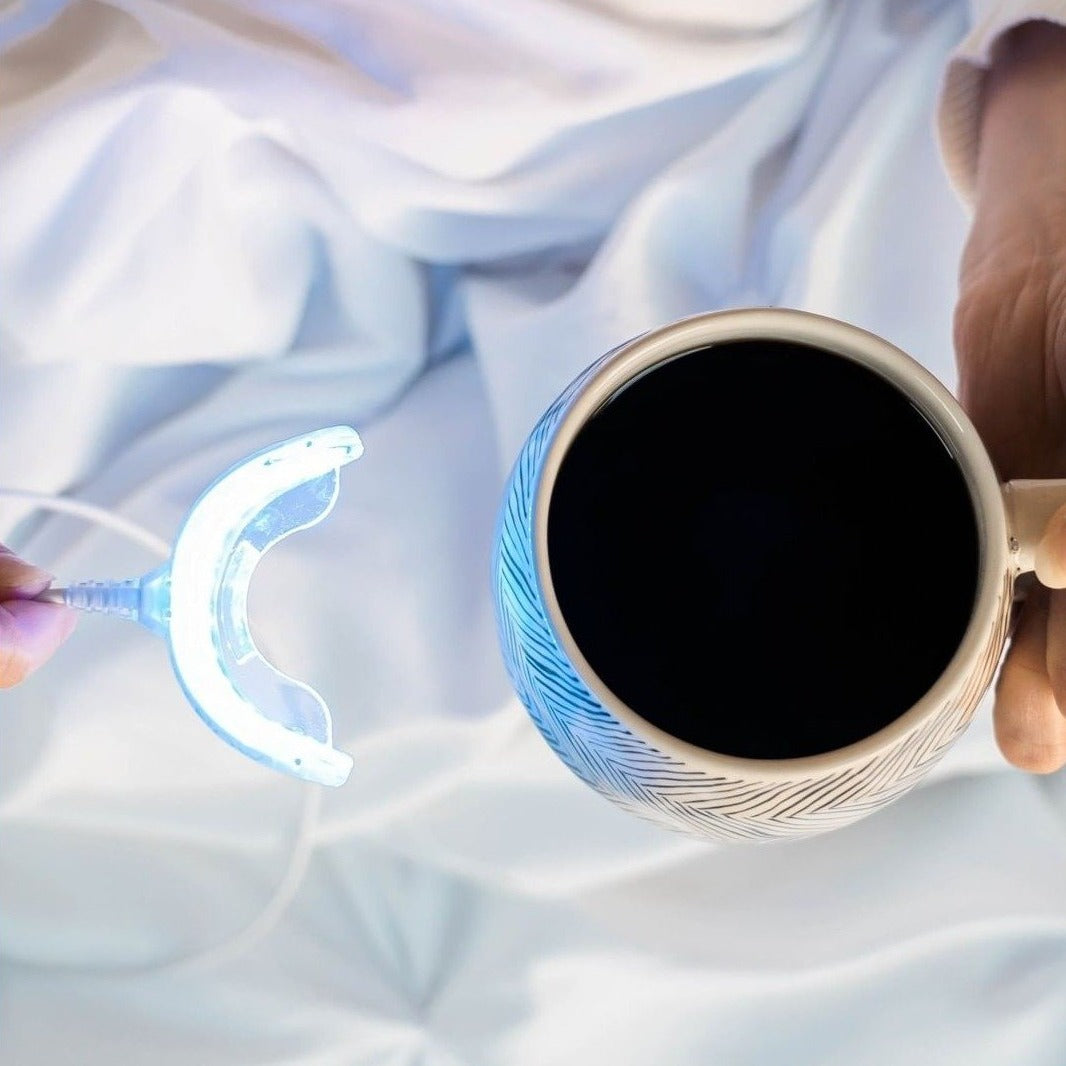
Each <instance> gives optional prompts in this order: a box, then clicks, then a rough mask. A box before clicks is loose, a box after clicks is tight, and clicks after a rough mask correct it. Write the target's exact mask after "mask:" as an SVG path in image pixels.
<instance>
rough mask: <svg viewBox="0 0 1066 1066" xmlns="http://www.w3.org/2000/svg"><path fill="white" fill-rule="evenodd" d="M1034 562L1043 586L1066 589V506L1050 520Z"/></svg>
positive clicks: (1038, 545)
mask: <svg viewBox="0 0 1066 1066" xmlns="http://www.w3.org/2000/svg"><path fill="white" fill-rule="evenodd" d="M1033 561H1034V567H1033V568H1034V570H1035V571H1036V576H1037V578H1039V580H1040V584H1041V585H1046V586H1047V587H1048V588H1049V589H1062V588H1066V504H1063V506H1062V507H1060V508H1059V509H1058V510H1057V511H1056V512H1055V513H1054V514H1053V515H1052V516H1051V517H1050V518H1049V519H1048V523H1047V526H1046V527H1045V529H1044V533H1043V536H1042V537H1041V538H1040V540H1039V542H1038V543H1037V546H1036V551H1035V552H1034V553H1033Z"/></svg>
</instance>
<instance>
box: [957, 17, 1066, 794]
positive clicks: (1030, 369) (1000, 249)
mask: <svg viewBox="0 0 1066 1066" xmlns="http://www.w3.org/2000/svg"><path fill="white" fill-rule="evenodd" d="M984 100H985V106H984V113H983V118H982V125H981V139H980V145H981V148H980V155H979V159H978V165H977V175H976V188H975V203H974V218H973V224H972V227H971V230H970V235H969V239H968V241H967V245H966V249H965V252H964V255H963V260H962V265H961V270H960V293H959V302H958V306H957V308H956V312H955V347H956V353H957V358H958V365H959V399H960V401H961V403H962V406H963V407H964V409H965V410H966V412H967V414H968V415H969V416H970V418H971V420H972V421H973V423H974V425H975V427H976V428H977V431H978V433H979V434H980V435H981V438H982V440H983V441H984V444H985V447H986V448H987V449H988V452H989V455H990V456H991V458H992V461H993V463H994V465H995V466H996V468H997V471H998V473H999V475H1000V477H1001V478H1004V479H1017V480H1013V481H1010V482H1008V484H1007V485H1005V486H1004V497H1005V503H1006V505H1007V509H1008V514H1013V516H1014V524H1013V528H1014V530H1015V536H1016V537H1017V539H1018V540H1019V541H1020V542H1021V545H1020V547H1021V550H1022V554H1023V556H1026V557H1025V558H1022V559H1021V560H1019V561H1020V562H1021V563H1022V569H1026V568H1027V567H1035V571H1036V577H1037V579H1038V580H1039V584H1038V583H1036V582H1034V583H1032V584H1030V585H1029V586H1028V591H1027V595H1025V597H1024V604H1023V605H1022V607H1021V610H1020V612H1019V614H1018V616H1017V619H1016V626H1015V629H1014V633H1013V637H1012V640H1011V644H1010V648H1009V650H1008V653H1007V656H1006V658H1005V660H1004V663H1003V667H1002V669H1001V671H1000V676H999V682H998V684H997V688H996V702H995V711H994V724H995V733H996V740H997V743H998V744H999V747H1000V749H1001V750H1002V751H1003V754H1004V755H1005V756H1006V758H1007V760H1008V761H1009V762H1011V763H1012V764H1013V765H1015V766H1017V767H1019V768H1021V769H1024V770H1029V771H1032V772H1036V773H1049V772H1052V771H1054V770H1058V769H1060V768H1061V767H1062V766H1064V765H1066V507H1063V508H1061V509H1056V507H1057V505H1058V503H1060V502H1061V499H1062V497H1061V494H1056V493H1055V492H1054V490H1053V487H1052V486H1050V485H1048V484H1047V482H1044V483H1042V485H1041V483H1040V482H1038V481H1036V480H1027V479H1038V478H1055V477H1061V476H1062V475H1064V474H1066V27H1062V26H1057V25H1054V24H1052V23H1050V22H1040V21H1034V22H1028V23H1025V24H1023V25H1022V26H1020V27H1019V28H1017V29H1015V30H1014V31H1012V32H1010V33H1008V34H1006V35H1005V36H1004V38H1003V39H1002V40H1001V42H1000V43H999V45H998V47H997V50H996V53H995V55H994V59H993V65H992V69H991V70H990V72H989V74H988V76H987V81H986V86H985V97H984ZM1022 588H1023V589H1024V588H1025V586H1024V584H1023V586H1022Z"/></svg>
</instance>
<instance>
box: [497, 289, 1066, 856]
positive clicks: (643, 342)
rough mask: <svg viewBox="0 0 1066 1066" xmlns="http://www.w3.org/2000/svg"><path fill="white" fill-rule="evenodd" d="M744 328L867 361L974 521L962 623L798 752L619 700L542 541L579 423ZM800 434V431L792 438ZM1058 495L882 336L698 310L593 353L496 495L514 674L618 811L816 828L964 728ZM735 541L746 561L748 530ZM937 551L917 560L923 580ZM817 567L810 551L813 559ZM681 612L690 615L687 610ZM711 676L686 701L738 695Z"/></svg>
mask: <svg viewBox="0 0 1066 1066" xmlns="http://www.w3.org/2000/svg"><path fill="white" fill-rule="evenodd" d="M747 341H760V342H775V343H776V342H785V343H787V344H792V345H799V346H802V347H803V348H805V349H810V350H814V351H817V352H820V353H829V354H830V355H832V356H833V357H839V358H841V359H844V360H849V361H851V362H852V363H853V364H857V365H858V366H860V367H863V368H865V369H866V370H867V371H872V372H873V373H874V374H876V375H878V377H879V378H880V379H881V380H882V381H884V382H888V383H889V384H890V385H891V386H892V387H893V388H894V389H895V390H897V391H898V392H899V393H902V394H903V395H904V396H905V397H906V398H907V400H908V401H909V403H910V404H912V405H913V407H914V408H916V409H917V411H918V412H920V413H921V415H922V416H923V417H924V419H925V421H926V422H927V423H928V424H929V426H931V427H932V428H933V430H935V432H936V434H937V435H938V436H939V438H940V440H941V441H942V443H943V444H944V445H945V446H946V448H947V451H948V452H949V453H950V456H951V458H952V461H953V462H954V463H955V464H957V467H958V470H959V471H960V472H961V478H962V481H964V484H965V493H968V497H969V501H970V503H971V504H972V519H973V525H975V526H976V538H975V541H974V543H975V546H976V552H975V554H974V557H973V558H974V561H975V566H974V569H975V571H976V572H975V573H974V574H973V581H972V588H973V599H972V607H969V606H968V607H967V608H966V609H967V610H968V612H969V613H968V621H966V618H967V615H966V614H965V613H964V614H963V615H962V616H961V618H962V619H963V621H962V623H961V628H960V632H961V634H962V635H961V639H959V640H958V643H957V647H955V650H954V654H950V655H949V660H950V661H948V662H947V665H946V667H945V668H944V669H943V670H942V671H941V672H940V673H939V676H937V677H936V678H935V680H934V682H933V683H932V684H931V685H930V686H929V687H928V689H927V690H926V691H924V694H923V695H921V696H920V698H917V700H916V701H914V702H912V703H911V704H909V705H908V706H903V707H899V708H898V714H896V715H895V716H894V717H893V718H892V720H890V721H889V722H888V724H886V725H884V726H883V727H882V728H879V729H877V730H875V731H873V732H871V733H869V735H864V736H861V737H859V738H858V739H856V740H854V741H853V742H851V743H848V744H845V745H844V746H840V747H837V748H835V749H834V750H829V751H819V752H817V753H816V754H808V755H802V756H800V757H791V758H788V757H786V758H752V757H745V756H737V755H736V754H731V753H725V752H718V751H715V750H710V749H709V748H708V747H705V746H700V745H698V744H694V743H691V742H690V741H688V740H684V739H679V738H678V737H677V736H675V735H674V734H673V733H671V732H667V731H666V730H665V729H663V728H660V727H658V726H656V725H653V724H652V723H651V722H650V721H648V718H651V717H655V716H654V715H651V714H648V708H647V706H645V707H643V708H639V709H635V708H634V707H632V706H628V705H627V704H626V703H625V702H624V701H623V700H622V699H620V698H619V697H618V696H617V695H616V694H615V693H614V692H613V691H612V690H611V688H610V687H608V685H607V684H606V683H605V682H604V681H603V679H602V678H601V677H599V676H598V675H597V673H596V671H595V670H593V668H592V667H591V666H590V664H589V661H588V658H587V657H586V655H585V654H584V650H583V648H582V647H581V646H580V644H579V642H578V641H577V640H575V637H574V635H573V633H572V632H571V629H570V628H569V627H568V625H567V621H566V620H565V618H564V616H563V612H562V611H561V609H560V603H559V596H558V589H557V588H556V587H555V585H554V584H553V571H552V560H551V557H550V554H549V537H548V511H549V505H550V503H551V500H552V493H553V489H554V488H555V486H556V483H557V479H558V476H559V471H560V467H561V465H562V463H563V460H564V457H565V456H566V455H567V452H568V449H570V447H571V445H572V444H573V442H574V440H575V437H576V436H577V435H578V433H579V431H581V429H582V427H584V426H585V425H586V423H587V422H588V421H589V420H590V419H591V418H592V417H593V416H594V415H595V414H596V412H598V411H600V410H602V409H604V407H605V405H606V404H607V403H608V401H610V400H612V399H613V398H615V397H617V396H619V395H620V394H621V392H622V390H623V389H624V387H626V386H627V385H630V384H632V383H633V382H634V381H636V380H637V379H638V378H640V377H642V376H643V375H646V374H648V373H649V372H650V371H652V370H653V369H654V368H659V367H662V366H665V365H667V363H670V362H673V361H675V360H676V359H677V357H679V356H684V355H686V353H699V352H705V351H712V352H713V351H714V350H715V348H716V346H723V345H729V344H735V343H736V342H747ZM693 357H695V356H693ZM796 447H797V448H802V447H803V442H802V440H800V441H797V442H796ZM960 483H961V482H960ZM695 488H697V489H698V485H697V486H695ZM960 491H962V490H960ZM1063 503H1066V480H1062V481H1012V482H1009V483H1007V484H1000V483H999V481H998V479H997V477H996V474H995V471H994V469H993V466H992V463H991V461H990V459H989V457H988V454H987V452H986V451H985V448H984V446H983V445H982V442H981V440H980V438H979V437H978V435H977V432H976V431H975V429H974V428H973V426H972V424H971V423H970V421H969V419H968V418H967V417H966V415H965V413H964V412H963V411H962V409H961V408H960V406H959V404H958V403H957V402H956V400H955V399H954V397H953V396H952V395H951V393H950V392H949V391H948V389H946V388H945V387H944V385H943V384H942V383H941V382H939V381H938V380H937V379H936V378H935V377H934V376H933V375H932V374H930V373H929V372H928V371H926V370H925V369H924V368H923V367H922V366H921V365H920V364H919V363H917V362H916V361H915V360H913V359H912V358H911V357H909V356H908V355H906V354H905V353H904V352H902V351H900V350H899V349H898V348H896V347H894V346H893V345H891V344H889V343H888V342H887V341H885V340H883V339H881V338H880V337H877V336H874V335H872V334H870V333H868V332H866V331H864V330H861V329H858V328H856V327H854V326H851V325H848V324H846V323H844V322H840V321H837V320H834V319H830V318H825V317H822V316H818V315H813V314H809V313H806V312H801V311H795V310H789V309H768V308H756V309H739V310H729V311H722V312H715V313H709V314H702V315H696V316H693V317H690V318H686V319H682V320H680V321H678V322H674V323H671V324H669V325H666V326H664V327H662V328H659V329H656V330H653V331H651V332H649V333H646V334H644V335H642V336H640V337H637V338H635V339H633V340H631V341H629V342H627V343H626V344H623V345H622V346H620V347H619V348H617V349H615V350H613V351H611V352H609V353H607V354H606V355H604V356H603V357H601V358H600V359H598V360H597V361H596V362H595V363H594V364H593V365H592V366H590V367H589V368H588V370H587V371H585V372H584V373H583V374H581V375H580V376H579V377H578V378H577V379H576V380H575V381H573V382H572V384H571V385H570V386H569V387H568V388H567V389H566V390H565V391H564V392H563V393H562V395H560V396H559V397H558V399H557V400H556V401H555V402H554V403H553V404H552V405H551V407H550V408H549V409H548V410H547V411H546V412H545V413H544V415H543V416H542V417H541V419H540V421H539V422H538V423H537V425H536V427H535V428H534V429H533V431H532V433H531V434H530V436H529V438H528V439H527V441H526V443H525V445H524V447H523V449H522V450H521V452H520V454H519V456H518V458H517V461H516V463H515V466H514V468H513V471H512V473H511V477H510V481H509V483H508V486H507V489H506V492H505V496H504V499H503V503H502V506H501V509H500V515H499V522H498V527H497V534H496V543H495V551H494V555H493V575H492V576H493V586H494V598H495V606H496V617H497V623H498V630H499V636H500V644H501V648H502V653H503V657H504V660H505V663H506V666H507V669H508V672H509V674H510V677H511V680H512V683H513V685H514V687H515V690H516V691H517V693H518V695H519V697H520V698H521V700H522V702H523V703H524V705H525V707H526V709H527V710H528V712H529V714H530V715H531V717H532V719H533V721H534V723H535V724H536V726H537V728H538V729H539V730H540V732H541V733H542V734H543V736H544V738H545V740H546V741H547V742H548V744H549V745H550V746H551V748H552V749H553V750H554V751H555V752H556V754H557V755H558V756H559V757H560V758H561V759H562V761H563V762H564V763H565V764H566V765H567V766H568V767H569V768H570V769H571V770H572V771H573V772H574V773H575V774H576V775H577V776H578V777H579V778H581V779H582V780H583V781H585V782H586V783H587V784H588V785H590V786H592V787H593V788H594V789H596V790H597V791H598V792H600V793H601V794H602V795H603V796H605V797H607V798H608V799H609V800H611V801H613V802H615V803H617V804H619V805H620V806H621V807H622V808H624V809H625V810H627V811H630V812H632V813H634V814H637V815H640V816H642V817H645V818H648V819H650V820H652V821H654V822H656V823H658V824H660V825H662V826H665V827H668V828H671V829H675V830H680V831H684V832H689V833H694V834H696V835H700V836H705V837H711V838H717V839H722V840H734V841H739V840H750V841H759V840H766V839H772V838H782V837H795V836H804V835H812V834H815V833H822V832H826V831H828V830H832V829H835V828H839V827H841V826H844V825H847V824H848V823H851V822H853V821H855V820H856V819H859V818H862V817H864V816H866V815H868V814H870V813H872V812H873V811H875V810H877V809H879V808H881V807H883V806H885V805H886V804H888V803H891V802H892V801H893V800H895V799H897V798H898V797H900V796H902V795H903V794H904V793H905V792H906V791H908V790H909V789H910V788H912V787H913V786H914V785H915V784H917V783H918V782H919V781H920V780H921V778H922V777H923V776H924V775H925V774H927V773H928V772H929V771H930V770H931V769H932V768H933V766H934V765H935V764H936V763H937V762H938V761H939V760H940V759H941V758H942V757H943V755H944V754H945V753H946V752H947V750H948V749H949V747H950V746H951V745H952V743H953V742H954V741H955V740H956V739H957V738H958V737H959V735H960V734H961V733H962V732H963V730H964V729H965V728H966V727H967V725H968V724H969V722H970V720H971V718H972V716H973V714H974V712H975V710H976V708H977V706H978V704H979V702H980V700H981V697H982V695H983V694H984V692H985V691H986V689H987V688H988V686H989V685H990V684H991V682H992V679H993V677H994V675H995V672H996V669H997V667H998V664H999V662H1000V659H1001V656H1002V654H1003V651H1004V648H1005V644H1006V640H1007V633H1008V627H1009V621H1010V616H1011V609H1012V602H1013V599H1014V595H1015V582H1016V579H1017V578H1018V576H1019V575H1020V574H1023V573H1025V572H1028V571H1031V570H1032V569H1033V552H1034V549H1035V546H1036V543H1037V541H1038V540H1039V538H1040V535H1041V533H1042V531H1043V529H1044V526H1045V523H1046V521H1047V519H1048V518H1049V517H1050V515H1051V514H1052V513H1053V512H1054V511H1055V510H1056V509H1057V507H1058V506H1059V505H1061V504H1063ZM826 551H828V552H832V547H831V546H829V547H827V548H826ZM736 557H737V566H738V567H743V566H744V565H745V551H744V546H743V545H739V546H738V548H737V552H736ZM937 564H938V561H937V559H935V558H930V559H928V567H929V569H930V571H932V572H933V575H934V578H935V571H936V567H937ZM812 565H814V566H817V565H820V564H819V562H818V561H817V560H813V561H812ZM626 580H627V576H626V573H625V572H624V569H623V571H622V572H620V573H619V574H618V581H619V582H621V583H623V586H624V583H625V581H626ZM934 583H935V582H932V581H931V584H934ZM913 609H914V611H915V612H917V611H922V610H935V609H936V604H935V601H934V602H932V603H924V604H923V603H916V604H914V608H913ZM686 624H688V623H686ZM691 624H693V625H698V624H699V617H698V611H697V612H694V616H693V619H692V622H691ZM953 646H954V645H953ZM711 676H712V675H711V674H710V673H709V674H708V678H709V680H708V685H707V689H706V692H705V693H704V694H703V695H702V696H701V697H700V699H699V701H698V702H699V703H700V706H699V707H694V708H693V713H694V714H697V713H698V714H699V715H701V716H704V717H706V716H714V715H718V716H722V715H735V714H738V713H741V712H742V711H743V708H738V707H736V706H723V705H721V702H720V701H718V700H716V693H715V686H714V684H713V682H712V681H711V680H710V678H711ZM651 698H653V697H651ZM638 710H643V711H644V715H645V717H642V715H641V713H638Z"/></svg>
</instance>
